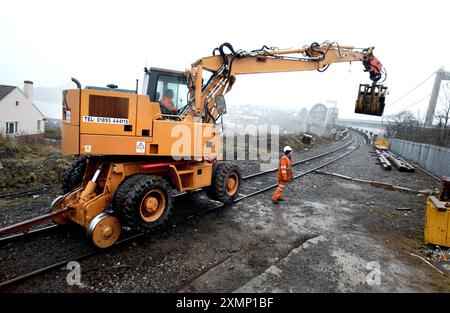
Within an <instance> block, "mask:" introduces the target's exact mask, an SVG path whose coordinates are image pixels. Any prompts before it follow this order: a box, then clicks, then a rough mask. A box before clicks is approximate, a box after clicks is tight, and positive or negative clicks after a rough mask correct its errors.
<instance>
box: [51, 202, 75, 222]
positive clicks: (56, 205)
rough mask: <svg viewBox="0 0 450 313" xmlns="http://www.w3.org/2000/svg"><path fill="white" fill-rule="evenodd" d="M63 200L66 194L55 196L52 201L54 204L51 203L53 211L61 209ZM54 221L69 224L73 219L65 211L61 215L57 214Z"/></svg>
mask: <svg viewBox="0 0 450 313" xmlns="http://www.w3.org/2000/svg"><path fill="white" fill-rule="evenodd" d="M63 201H64V196H59V197H57V198H55V199H54V200H53V201H52V204H51V205H50V207H51V211H52V212H55V211H58V210H61V209H62V207H61V204H62V203H63ZM53 222H54V223H55V224H58V225H67V224H69V223H70V222H71V221H70V219H69V218H67V217H65V216H64V213H62V214H60V215H57V216H55V217H54V218H53Z"/></svg>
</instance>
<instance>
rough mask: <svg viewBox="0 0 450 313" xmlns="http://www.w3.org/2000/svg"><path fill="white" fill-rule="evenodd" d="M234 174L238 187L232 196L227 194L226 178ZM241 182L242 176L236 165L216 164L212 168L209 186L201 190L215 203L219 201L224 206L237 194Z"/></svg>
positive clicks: (230, 163) (231, 163) (227, 163)
mask: <svg viewBox="0 0 450 313" xmlns="http://www.w3.org/2000/svg"><path fill="white" fill-rule="evenodd" d="M232 173H234V174H235V175H236V176H237V177H238V178H239V182H238V184H239V185H238V187H237V190H236V192H235V193H234V194H233V195H229V194H228V193H227V186H226V183H227V178H228V177H229V176H230V174H232ZM241 181H242V175H241V172H240V170H239V167H238V166H237V164H235V163H233V162H216V163H215V164H214V166H213V173H212V179H211V185H210V186H208V187H205V188H203V190H205V192H206V194H207V196H208V197H209V198H210V199H212V200H216V201H220V202H222V203H224V204H229V203H231V202H233V201H234V199H235V198H236V197H237V195H238V194H239V189H240V183H241Z"/></svg>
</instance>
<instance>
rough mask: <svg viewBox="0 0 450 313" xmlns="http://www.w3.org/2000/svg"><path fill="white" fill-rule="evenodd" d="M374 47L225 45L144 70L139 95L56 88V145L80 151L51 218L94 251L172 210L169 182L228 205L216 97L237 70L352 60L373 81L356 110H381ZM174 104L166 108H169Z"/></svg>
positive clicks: (230, 178) (305, 67)
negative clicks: (179, 67)
mask: <svg viewBox="0 0 450 313" xmlns="http://www.w3.org/2000/svg"><path fill="white" fill-rule="evenodd" d="M373 49H374V48H373V47H370V48H354V47H350V46H339V45H338V44H337V43H332V42H324V43H322V44H318V43H313V44H311V45H308V46H304V47H302V48H298V49H286V50H282V49H278V48H272V47H267V46H263V47H262V48H261V49H257V50H252V51H244V50H238V51H235V50H234V49H233V47H232V46H231V45H230V44H229V43H224V44H222V45H221V46H219V47H217V48H216V49H214V51H213V55H212V56H209V57H205V58H202V59H199V60H197V61H196V62H194V63H193V64H192V66H191V68H190V69H189V70H186V71H185V72H178V71H173V70H166V69H160V68H150V69H145V77H144V83H143V92H142V94H138V93H137V90H136V91H127V90H120V89H118V88H117V86H115V85H108V88H100V87H85V88H84V89H82V87H81V84H80V83H79V82H78V81H77V80H76V79H72V80H73V81H74V82H75V83H76V84H77V87H78V88H76V89H70V90H65V91H64V92H63V112H62V114H63V122H62V124H63V125H62V151H63V154H64V155H79V156H81V157H80V158H79V159H78V161H76V162H75V163H74V164H72V166H71V167H70V168H69V169H68V171H67V173H66V174H65V175H64V177H63V191H64V192H65V194H64V196H61V197H58V198H57V199H55V200H54V201H53V203H52V208H51V211H52V213H51V214H52V215H51V216H52V219H53V220H54V221H55V222H56V223H58V224H67V223H73V222H75V223H77V224H79V225H81V226H83V227H85V228H86V229H87V232H88V235H89V237H90V239H91V240H92V242H93V243H94V244H95V245H96V246H97V247H99V248H106V247H109V246H111V245H112V244H114V243H115V242H116V241H117V239H118V238H119V236H120V233H121V229H122V227H123V226H126V227H129V228H134V229H139V230H148V229H151V228H153V227H155V226H157V225H159V224H161V223H162V222H163V221H164V220H165V219H166V218H167V217H168V214H169V212H170V210H171V209H172V202H173V199H172V189H176V190H177V191H178V192H193V191H195V190H197V189H200V188H203V189H204V190H205V191H206V194H207V195H208V196H209V197H210V198H211V199H214V200H217V201H220V202H223V203H230V202H232V201H233V200H234V198H235V197H236V196H237V195H238V193H239V187H240V183H241V174H240V172H239V169H238V167H237V166H236V165H235V164H234V163H227V162H217V161H216V160H217V156H218V155H219V152H220V148H221V141H220V133H221V130H222V128H221V120H222V119H221V118H222V116H223V115H224V114H225V113H226V111H227V109H226V103H225V99H224V94H226V93H227V92H228V91H230V90H231V88H232V86H233V85H234V83H235V81H236V77H237V76H238V75H240V74H258V73H274V72H292V71H312V70H318V71H324V70H326V69H327V67H328V66H329V65H330V64H332V63H337V62H354V61H361V62H362V64H363V67H364V71H367V72H369V74H370V79H371V80H372V84H363V85H360V88H359V91H358V98H357V101H356V106H355V112H356V113H362V114H369V115H377V116H380V115H382V113H383V109H384V102H385V97H386V91H387V88H386V87H384V86H382V85H381V84H378V83H377V82H378V81H380V79H381V78H382V76H383V67H382V65H381V63H380V62H379V61H378V60H377V59H376V58H375V56H374V55H373ZM174 108H175V109H174Z"/></svg>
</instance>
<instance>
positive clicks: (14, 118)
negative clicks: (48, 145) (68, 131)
mask: <svg viewBox="0 0 450 313" xmlns="http://www.w3.org/2000/svg"><path fill="white" fill-rule="evenodd" d="M44 129H45V116H44V115H43V114H42V113H41V112H40V111H39V109H38V108H37V107H36V106H35V105H34V104H33V82H32V81H28V80H26V81H24V87H23V91H22V90H20V89H19V88H18V87H16V86H7V85H0V133H3V134H6V135H7V136H12V137H16V136H24V135H27V136H30V135H31V136H37V137H41V136H42V137H43V136H44Z"/></svg>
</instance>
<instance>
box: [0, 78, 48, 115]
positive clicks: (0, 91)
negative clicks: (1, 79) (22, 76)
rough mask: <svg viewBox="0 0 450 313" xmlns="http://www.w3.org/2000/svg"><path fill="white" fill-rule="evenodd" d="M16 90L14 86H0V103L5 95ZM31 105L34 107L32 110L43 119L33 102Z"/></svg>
mask: <svg viewBox="0 0 450 313" xmlns="http://www.w3.org/2000/svg"><path fill="white" fill-rule="evenodd" d="M16 88H17V89H19V88H18V87H16V86H8V85H0V101H2V100H3V98H5V97H6V96H7V95H9V93H10V92H11V91H13V90H14V89H16ZM19 91H20V92H21V93H22V94H23V91H22V90H20V89H19ZM24 96H25V94H24ZM31 105H32V106H34V108H35V109H36V110H37V111H38V112H39V114H41V115H42V117H43V118H44V119H45V115H44V114H42V112H41V110H39V108H38V107H37V106H36V105H35V104H34V103H33V102H31Z"/></svg>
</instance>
